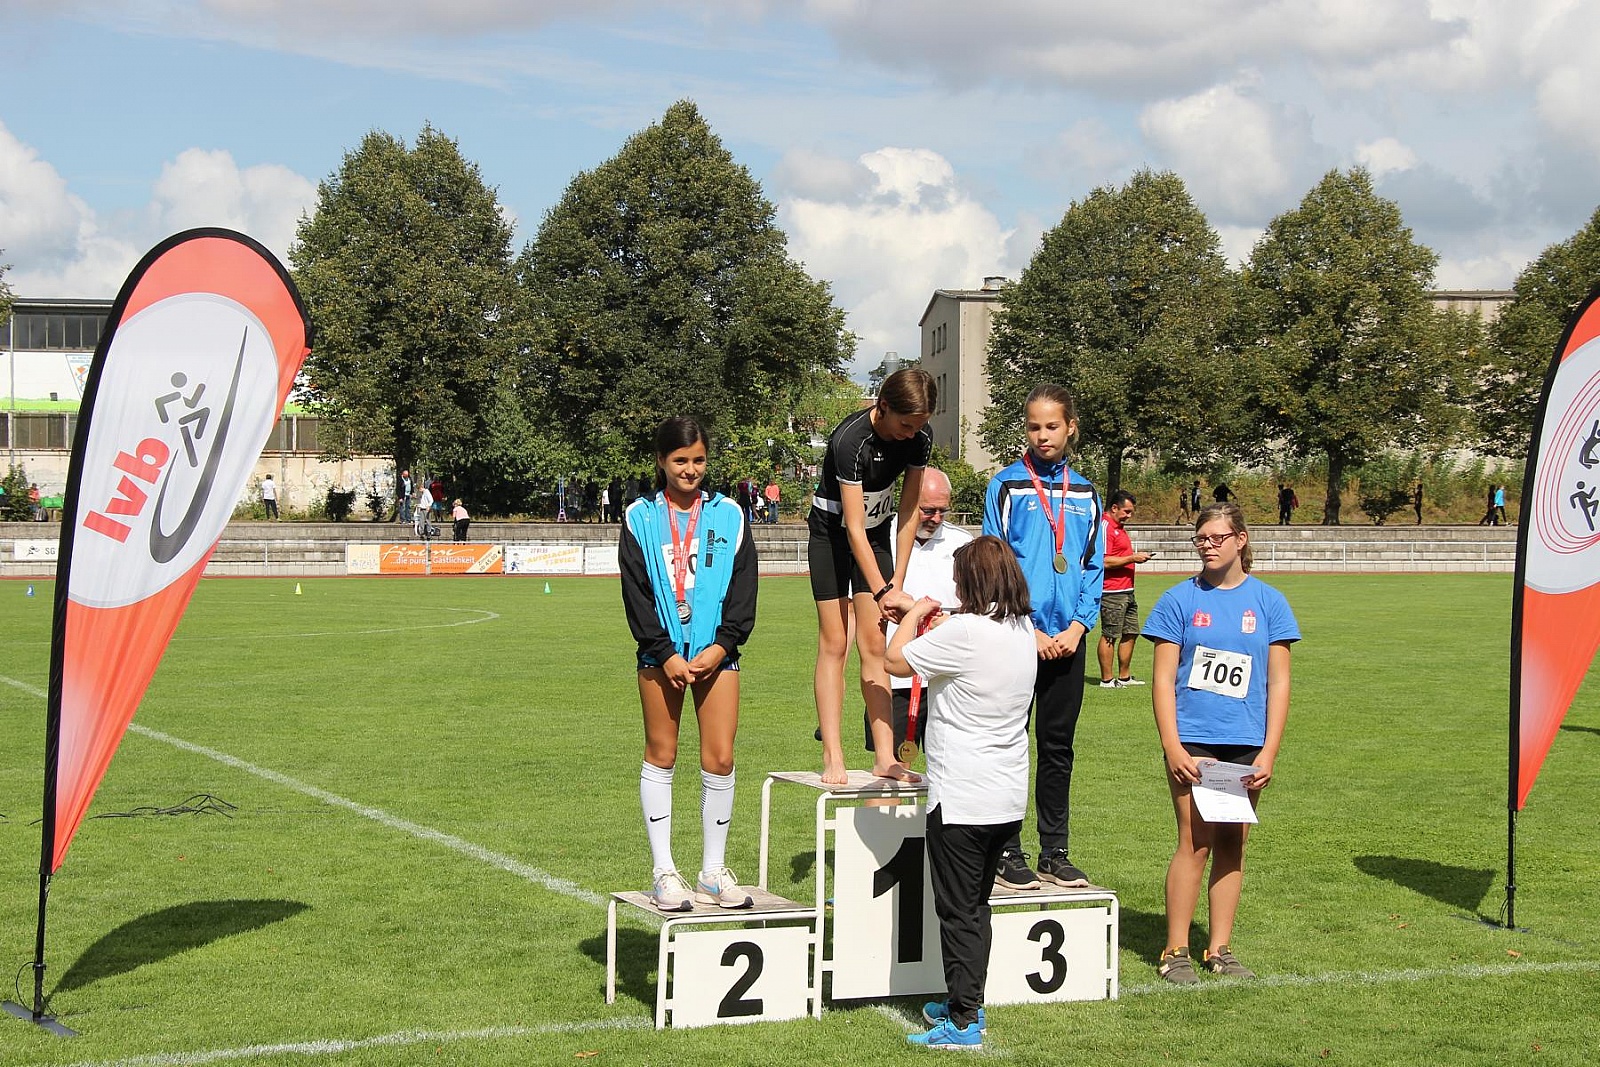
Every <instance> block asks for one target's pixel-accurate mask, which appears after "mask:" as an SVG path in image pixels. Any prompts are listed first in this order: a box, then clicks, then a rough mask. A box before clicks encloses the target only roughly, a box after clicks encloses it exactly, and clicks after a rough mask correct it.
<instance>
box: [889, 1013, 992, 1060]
mask: <svg viewBox="0 0 1600 1067" xmlns="http://www.w3.org/2000/svg"><path fill="white" fill-rule="evenodd" d="M906 1041H908V1042H910V1043H911V1044H913V1045H921V1046H922V1047H923V1048H939V1049H949V1050H952V1051H956V1052H979V1051H981V1050H982V1049H983V1034H982V1032H981V1031H979V1029H978V1024H977V1023H973V1024H971V1025H970V1026H953V1025H951V1023H950V1020H949V1019H943V1020H941V1021H940V1022H939V1023H938V1024H936V1025H935V1026H934V1028H933V1029H932V1030H929V1031H928V1032H927V1033H925V1034H907V1035H906Z"/></svg>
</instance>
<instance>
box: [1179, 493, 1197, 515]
mask: <svg viewBox="0 0 1600 1067" xmlns="http://www.w3.org/2000/svg"><path fill="white" fill-rule="evenodd" d="M1192 514H1194V512H1192V511H1191V510H1190V509H1189V487H1188V486H1187V485H1180V486H1178V521H1180V522H1188V521H1189V516H1190V515H1192Z"/></svg>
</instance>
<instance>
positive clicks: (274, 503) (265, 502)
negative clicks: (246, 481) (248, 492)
mask: <svg viewBox="0 0 1600 1067" xmlns="http://www.w3.org/2000/svg"><path fill="white" fill-rule="evenodd" d="M261 506H262V507H264V508H266V509H267V518H269V519H271V520H272V521H273V522H277V521H278V487H277V485H275V484H274V483H273V481H272V475H270V474H269V475H267V476H266V477H265V478H263V479H261Z"/></svg>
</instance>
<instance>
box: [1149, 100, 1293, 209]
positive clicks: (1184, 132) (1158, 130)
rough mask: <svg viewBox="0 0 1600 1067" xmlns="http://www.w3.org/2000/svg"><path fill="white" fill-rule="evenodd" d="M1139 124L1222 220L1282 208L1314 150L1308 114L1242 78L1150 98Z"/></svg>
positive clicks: (1197, 194)
mask: <svg viewBox="0 0 1600 1067" xmlns="http://www.w3.org/2000/svg"><path fill="white" fill-rule="evenodd" d="M1139 126H1140V129H1142V130H1143V131H1144V134H1145V136H1146V137H1147V138H1148V139H1149V140H1150V142H1151V143H1152V144H1153V145H1154V146H1156V148H1158V149H1159V150H1160V152H1161V154H1162V156H1163V161H1164V162H1165V163H1166V164H1167V165H1168V166H1169V167H1170V168H1171V169H1172V170H1174V171H1175V172H1177V174H1178V175H1179V176H1180V177H1182V178H1183V180H1184V182H1185V183H1186V184H1187V185H1188V186H1189V190H1190V192H1191V194H1192V195H1193V196H1194V198H1195V200H1196V201H1197V202H1198V203H1200V204H1201V205H1202V206H1203V207H1204V208H1205V209H1206V210H1207V212H1208V213H1214V214H1217V215H1219V216H1220V218H1221V220H1222V221H1232V222H1238V221H1246V220H1255V219H1259V218H1261V217H1262V216H1263V215H1264V214H1270V213H1272V212H1273V211H1277V210H1281V209H1282V206H1283V204H1284V203H1285V202H1286V201H1288V200H1292V199H1294V198H1295V197H1296V196H1297V195H1298V193H1299V190H1298V189H1297V188H1296V186H1297V184H1298V183H1299V180H1300V177H1301V176H1302V174H1303V172H1304V171H1305V170H1306V169H1307V168H1305V166H1304V164H1305V163H1307V162H1310V161H1311V157H1313V156H1314V155H1315V153H1313V152H1312V151H1311V150H1310V134H1309V129H1308V124H1307V123H1306V121H1305V120H1304V118H1303V117H1302V116H1291V115H1290V114H1288V113H1287V112H1286V110H1285V109H1283V108H1282V107H1279V106H1275V105H1273V104H1271V103H1269V102H1268V101H1266V100H1264V99H1262V98H1261V95H1260V94H1259V93H1258V92H1257V91H1256V90H1255V89H1254V88H1253V87H1252V86H1251V84H1250V82H1249V81H1248V80H1245V79H1241V80H1240V81H1237V82H1235V83H1233V84H1229V85H1217V86H1213V87H1211V88H1210V89H1206V90H1205V91H1203V92H1199V93H1195V94H1194V95H1192V96H1187V97H1183V98H1181V99H1176V100H1163V101H1160V102H1159V103H1155V104H1152V105H1150V106H1149V107H1148V108H1146V109H1145V110H1144V113H1143V114H1142V115H1141V116H1140V118H1139ZM1314 167H1315V164H1314V163H1313V168H1314Z"/></svg>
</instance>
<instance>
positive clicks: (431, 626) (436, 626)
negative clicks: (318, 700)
mask: <svg viewBox="0 0 1600 1067" xmlns="http://www.w3.org/2000/svg"><path fill="white" fill-rule="evenodd" d="M442 610H444V611H470V612H473V613H474V614H475V615H476V616H477V617H476V618H472V619H457V620H456V621H455V622H425V623H418V624H417V625H415V626H385V627H383V628H382V629H379V630H311V631H307V632H306V633H298V634H285V633H277V632H273V633H270V634H206V635H205V636H203V637H201V636H195V637H184V636H182V635H181V634H174V635H173V637H172V640H173V642H174V643H175V644H187V643H189V642H192V641H241V640H252V639H257V638H271V639H273V640H277V639H279V638H297V637H362V636H365V635H367V634H401V633H407V632H409V631H411V630H447V629H449V628H450V627H452V626H475V625H477V624H478V623H480V622H493V621H494V620H496V619H498V618H499V617H500V613H499V612H497V611H490V610H488V609H487V608H444V609H442Z"/></svg>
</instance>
